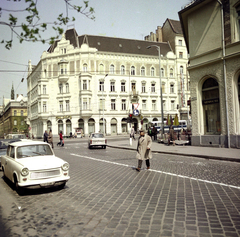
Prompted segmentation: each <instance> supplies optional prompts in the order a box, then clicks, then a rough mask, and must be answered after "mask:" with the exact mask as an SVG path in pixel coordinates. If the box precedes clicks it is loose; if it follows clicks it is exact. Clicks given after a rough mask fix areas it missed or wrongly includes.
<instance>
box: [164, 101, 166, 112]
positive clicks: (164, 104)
mask: <svg viewBox="0 0 240 237" xmlns="http://www.w3.org/2000/svg"><path fill="white" fill-rule="evenodd" d="M163 110H166V100H163Z"/></svg>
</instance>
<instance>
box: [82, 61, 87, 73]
mask: <svg viewBox="0 0 240 237" xmlns="http://www.w3.org/2000/svg"><path fill="white" fill-rule="evenodd" d="M87 70H88V69H87V64H86V63H84V64H83V72H87Z"/></svg>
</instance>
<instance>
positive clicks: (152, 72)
mask: <svg viewBox="0 0 240 237" xmlns="http://www.w3.org/2000/svg"><path fill="white" fill-rule="evenodd" d="M151 76H152V77H154V76H155V69H154V67H151Z"/></svg>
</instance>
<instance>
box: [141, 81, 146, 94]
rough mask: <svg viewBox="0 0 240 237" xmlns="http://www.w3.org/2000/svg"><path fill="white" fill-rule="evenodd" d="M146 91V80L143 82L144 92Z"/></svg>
mask: <svg viewBox="0 0 240 237" xmlns="http://www.w3.org/2000/svg"><path fill="white" fill-rule="evenodd" d="M145 92H146V82H142V93H145Z"/></svg>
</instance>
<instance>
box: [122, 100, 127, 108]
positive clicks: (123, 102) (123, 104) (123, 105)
mask: <svg viewBox="0 0 240 237" xmlns="http://www.w3.org/2000/svg"><path fill="white" fill-rule="evenodd" d="M122 110H126V100H125V99H123V100H122Z"/></svg>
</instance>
